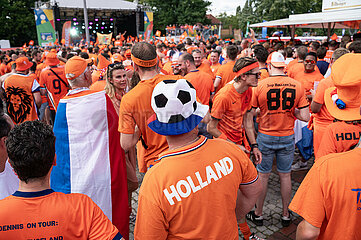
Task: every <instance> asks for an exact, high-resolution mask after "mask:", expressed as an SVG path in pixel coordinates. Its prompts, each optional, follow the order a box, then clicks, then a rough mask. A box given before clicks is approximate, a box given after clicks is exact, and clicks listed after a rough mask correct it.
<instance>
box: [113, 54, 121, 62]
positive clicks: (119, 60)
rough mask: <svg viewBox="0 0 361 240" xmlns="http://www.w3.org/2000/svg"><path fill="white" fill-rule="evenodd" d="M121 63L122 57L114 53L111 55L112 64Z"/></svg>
mask: <svg viewBox="0 0 361 240" xmlns="http://www.w3.org/2000/svg"><path fill="white" fill-rule="evenodd" d="M121 61H122V56H121V55H120V54H119V53H115V54H114V55H113V63H116V62H121Z"/></svg>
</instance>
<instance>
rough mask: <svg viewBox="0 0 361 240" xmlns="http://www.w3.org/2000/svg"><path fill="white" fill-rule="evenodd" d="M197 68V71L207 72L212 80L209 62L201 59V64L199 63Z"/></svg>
mask: <svg viewBox="0 0 361 240" xmlns="http://www.w3.org/2000/svg"><path fill="white" fill-rule="evenodd" d="M197 69H198V70H199V71H202V72H205V73H208V74H209V75H211V77H212V80H213V79H214V77H215V76H214V74H213V72H212V69H211V67H210V64H209V62H208V61H207V60H206V61H203V62H202V64H201V65H199V67H197Z"/></svg>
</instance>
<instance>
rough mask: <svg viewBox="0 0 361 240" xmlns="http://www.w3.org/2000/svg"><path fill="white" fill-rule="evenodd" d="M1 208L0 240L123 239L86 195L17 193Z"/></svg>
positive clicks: (46, 192)
mask: <svg viewBox="0 0 361 240" xmlns="http://www.w3.org/2000/svg"><path fill="white" fill-rule="evenodd" d="M0 208H1V214H0V239H84V240H85V239H94V240H95V239H123V238H122V236H121V235H120V233H119V232H118V230H117V228H116V227H115V226H114V225H113V224H112V223H111V222H110V220H109V219H108V218H107V217H106V216H105V215H104V213H103V212H102V210H101V209H100V208H99V207H98V206H97V205H96V204H95V203H94V202H93V201H92V200H91V199H90V198H89V197H88V196H86V195H84V194H79V193H71V194H64V193H60V192H54V191H53V190H51V189H47V190H44V191H40V192H15V193H14V195H12V196H9V197H7V198H5V199H3V200H0Z"/></svg>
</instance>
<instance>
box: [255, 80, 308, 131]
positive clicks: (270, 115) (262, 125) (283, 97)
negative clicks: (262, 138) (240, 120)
mask: <svg viewBox="0 0 361 240" xmlns="http://www.w3.org/2000/svg"><path fill="white" fill-rule="evenodd" d="M252 107H254V108H257V107H259V108H260V109H261V113H260V116H259V120H260V122H259V126H258V130H259V132H261V133H264V134H267V135H271V136H289V135H292V134H294V131H293V127H294V122H295V116H294V112H295V108H299V109H300V108H305V107H308V102H307V100H306V96H305V92H304V89H303V88H302V86H301V84H300V83H299V82H297V81H296V80H294V79H292V78H289V77H287V76H272V77H269V78H266V79H265V80H263V81H262V82H260V83H258V86H257V88H254V91H253V96H252Z"/></svg>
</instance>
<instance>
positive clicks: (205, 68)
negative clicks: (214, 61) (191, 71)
mask: <svg viewBox="0 0 361 240" xmlns="http://www.w3.org/2000/svg"><path fill="white" fill-rule="evenodd" d="M192 56H193V58H194V63H195V65H196V68H197V69H198V70H199V71H202V72H205V73H208V74H209V75H210V76H211V77H212V79H214V74H213V72H212V69H211V67H210V64H209V61H208V60H207V59H203V58H202V52H201V51H200V50H199V49H195V50H193V51H192Z"/></svg>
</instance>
